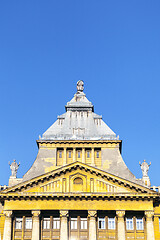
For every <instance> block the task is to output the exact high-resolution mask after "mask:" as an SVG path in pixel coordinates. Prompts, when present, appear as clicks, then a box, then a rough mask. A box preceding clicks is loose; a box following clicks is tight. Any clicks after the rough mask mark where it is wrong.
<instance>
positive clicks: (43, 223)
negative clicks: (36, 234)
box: [42, 217, 51, 230]
mask: <svg viewBox="0 0 160 240" xmlns="http://www.w3.org/2000/svg"><path fill="white" fill-rule="evenodd" d="M48 223H49V227H48ZM45 224H46V225H45ZM50 228H51V220H50V217H44V218H43V221H42V229H43V230H50Z"/></svg>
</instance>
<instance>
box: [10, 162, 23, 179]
mask: <svg viewBox="0 0 160 240" xmlns="http://www.w3.org/2000/svg"><path fill="white" fill-rule="evenodd" d="M8 164H9V166H10V169H11V172H12V175H11V177H14V178H16V177H17V171H18V168H19V165H20V162H19V164H17V163H16V160H15V159H14V160H13V162H12V163H11V164H10V162H9V163H8Z"/></svg>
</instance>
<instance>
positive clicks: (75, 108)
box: [41, 80, 118, 140]
mask: <svg viewBox="0 0 160 240" xmlns="http://www.w3.org/2000/svg"><path fill="white" fill-rule="evenodd" d="M80 81H81V80H80ZM78 83H79V82H78ZM78 83H77V90H78V91H77V93H76V94H75V95H74V97H73V98H72V100H71V101H69V102H68V103H67V105H66V106H65V109H66V113H64V114H62V115H60V116H58V117H57V120H56V122H55V123H53V125H52V126H51V127H49V128H48V129H47V131H46V132H45V133H44V134H43V135H42V138H41V139H43V140H69V139H70V140H74V139H76V140H111V139H113V140H114V139H118V138H117V137H116V134H115V133H114V132H113V131H112V130H111V129H110V128H109V127H108V126H107V125H106V123H105V122H104V121H103V120H102V116H99V115H97V114H96V113H94V106H93V104H92V103H91V102H90V101H89V100H88V99H87V98H86V95H85V94H84V92H83V88H81V86H83V85H82V84H83V82H82V81H81V83H80V84H81V86H80V87H78Z"/></svg>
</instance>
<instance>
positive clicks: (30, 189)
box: [4, 162, 152, 195]
mask: <svg viewBox="0 0 160 240" xmlns="http://www.w3.org/2000/svg"><path fill="white" fill-rule="evenodd" d="M4 192H5V193H7V192H8V193H13V192H15V193H18V192H21V193H24V194H26V193H37V194H38V193H40V194H42V195H43V193H44V194H45V193H51V194H52V193H62V194H63V193H65V194H67V193H68V194H69V193H77V194H78V193H92V194H97V193H104V194H112V193H114V194H116V193H117V194H120V193H149V192H152V191H151V190H150V189H148V188H146V187H143V186H141V185H138V184H135V183H132V182H129V181H128V180H125V179H122V178H119V177H117V176H114V175H112V174H109V173H107V172H105V171H102V170H99V169H97V168H94V167H91V166H88V165H86V164H83V163H80V162H75V163H73V164H69V165H67V166H63V167H60V168H59V169H56V170H53V171H51V172H50V173H47V174H44V175H41V176H39V177H36V178H34V179H31V180H30V181H26V182H22V183H20V184H18V185H16V186H14V187H11V188H8V189H7V190H5V191H4Z"/></svg>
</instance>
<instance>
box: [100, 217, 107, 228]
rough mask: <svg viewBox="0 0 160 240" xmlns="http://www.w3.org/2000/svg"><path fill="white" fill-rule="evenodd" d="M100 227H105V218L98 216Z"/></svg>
mask: <svg viewBox="0 0 160 240" xmlns="http://www.w3.org/2000/svg"><path fill="white" fill-rule="evenodd" d="M98 228H99V229H105V228H106V226H105V218H98Z"/></svg>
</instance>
